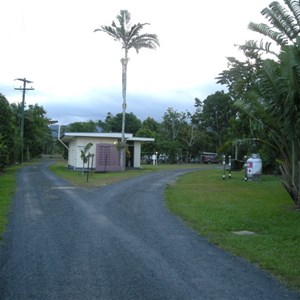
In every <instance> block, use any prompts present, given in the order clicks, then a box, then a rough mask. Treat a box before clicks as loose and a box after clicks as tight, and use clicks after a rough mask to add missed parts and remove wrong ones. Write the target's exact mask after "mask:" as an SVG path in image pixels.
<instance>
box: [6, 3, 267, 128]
mask: <svg viewBox="0 0 300 300" xmlns="http://www.w3.org/2000/svg"><path fill="white" fill-rule="evenodd" d="M270 3H271V0H267V1H266V0H226V1H224V0H215V1H204V0H202V1H201V0H186V1H182V0H173V1H172V0H165V1H163V0H152V1H142V0H113V1H104V0H84V1H83V0H43V1H41V0H26V1H24V0H2V1H1V3H0V11H1V18H0V38H1V55H0V70H1V71H0V93H2V94H3V95H4V96H5V97H6V98H7V100H8V101H9V102H10V103H18V102H21V101H22V93H21V91H19V90H15V88H19V87H20V86H21V85H22V82H20V81H16V80H15V79H16V78H26V79H27V80H30V81H33V83H32V84H30V85H28V87H33V88H34V90H32V91H27V93H26V105H30V104H33V105H34V104H38V105H40V106H43V108H44V109H45V110H46V112H47V117H48V118H51V119H52V120H56V121H58V124H60V125H66V124H69V123H72V122H82V121H88V120H93V121H97V120H102V121H104V120H105V118H106V115H107V113H108V112H110V113H112V114H113V115H116V114H118V113H120V112H121V111H122V92H121V91H122V87H121V62H120V59H121V58H122V54H123V52H122V49H121V44H120V43H118V42H116V41H114V40H113V39H112V38H111V37H110V36H108V35H107V34H105V33H103V32H94V29H96V28H100V26H101V25H111V23H112V21H113V20H115V17H116V16H117V15H118V14H119V12H120V10H122V9H127V10H128V11H129V12H130V13H131V22H132V24H136V23H150V25H147V26H145V27H144V32H147V33H155V34H157V36H158V38H159V42H160V47H159V48H157V49H156V50H149V49H142V50H140V52H139V53H138V54H136V53H135V50H131V51H130V53H129V57H130V60H129V64H128V84H127V112H128V113H130V112H132V113H133V114H135V115H136V116H137V117H138V118H139V119H141V120H142V121H143V120H145V119H146V118H147V117H152V118H154V119H155V120H156V121H158V122H160V121H161V120H162V117H163V115H164V113H165V112H166V111H167V109H168V108H169V107H170V108H173V109H174V110H176V111H178V112H185V111H189V112H191V113H193V112H194V111H195V107H194V104H195V100H194V99H195V98H196V97H197V98H199V99H200V100H204V99H205V98H206V97H207V96H209V95H211V94H213V93H215V92H216V91H221V90H224V91H226V86H222V85H219V84H217V83H216V81H217V80H216V77H217V76H218V74H219V73H221V72H222V71H224V70H226V69H227V59H226V57H230V56H234V57H237V58H239V57H241V58H242V54H241V53H240V52H239V51H238V49H237V47H236V46H235V45H236V44H243V43H244V42H245V41H246V40H250V39H254V40H260V39H261V36H259V35H256V34H255V33H253V32H251V31H250V30H249V29H248V28H247V26H248V24H249V22H250V21H253V22H256V23H260V22H265V21H266V20H265V19H264V18H263V17H262V15H261V13H260V12H261V10H262V9H263V8H265V7H267V6H268V5H269V4H270Z"/></svg>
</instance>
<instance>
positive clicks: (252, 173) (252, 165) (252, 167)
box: [247, 154, 262, 180]
mask: <svg viewBox="0 0 300 300" xmlns="http://www.w3.org/2000/svg"><path fill="white" fill-rule="evenodd" d="M261 174H262V161H261V159H260V158H259V155H258V154H252V155H251V157H250V158H248V159H247V179H253V180H254V179H259V178H260V176H261Z"/></svg>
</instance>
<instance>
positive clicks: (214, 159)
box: [201, 152, 219, 164]
mask: <svg viewBox="0 0 300 300" xmlns="http://www.w3.org/2000/svg"><path fill="white" fill-rule="evenodd" d="M201 162H202V163H203V164H218V163H219V158H218V155H217V153H213V152H203V153H202V154H201Z"/></svg>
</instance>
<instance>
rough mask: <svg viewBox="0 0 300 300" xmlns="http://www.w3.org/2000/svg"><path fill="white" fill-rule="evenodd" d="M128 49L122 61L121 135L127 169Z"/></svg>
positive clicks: (123, 161)
mask: <svg viewBox="0 0 300 300" xmlns="http://www.w3.org/2000/svg"><path fill="white" fill-rule="evenodd" d="M127 53H128V50H127V49H126V48H125V57H124V58H122V59H121V63H122V98H123V103H122V137H121V168H122V170H123V171H124V170H125V144H126V142H125V116H126V107H127V104H126V90H127V64H128V56H127Z"/></svg>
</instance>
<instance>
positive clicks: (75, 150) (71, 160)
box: [68, 137, 141, 169]
mask: <svg viewBox="0 0 300 300" xmlns="http://www.w3.org/2000/svg"><path fill="white" fill-rule="evenodd" d="M116 141H117V139H112V138H89V137H76V138H74V139H73V140H71V141H70V142H69V157H68V165H69V167H70V168H74V169H81V168H82V167H83V165H82V159H81V157H80V155H81V151H80V150H83V149H84V147H85V146H86V145H87V144H88V143H92V144H93V146H92V147H91V148H90V150H89V152H90V153H91V154H94V155H95V156H94V159H93V165H92V166H90V167H91V168H93V169H95V168H96V145H97V144H114V143H115V142H116ZM140 158H141V142H138V141H135V142H134V160H133V167H134V168H140V167H141V161H140ZM90 163H92V161H90ZM85 167H86V166H85Z"/></svg>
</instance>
